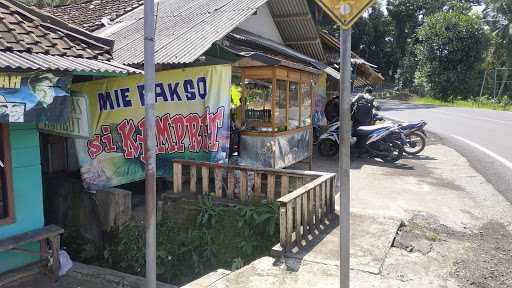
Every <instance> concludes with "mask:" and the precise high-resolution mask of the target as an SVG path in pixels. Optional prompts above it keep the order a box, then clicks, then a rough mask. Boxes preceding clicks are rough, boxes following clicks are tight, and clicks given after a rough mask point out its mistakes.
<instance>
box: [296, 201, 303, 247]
mask: <svg viewBox="0 0 512 288" xmlns="http://www.w3.org/2000/svg"><path fill="white" fill-rule="evenodd" d="M301 228H302V197H299V198H297V199H295V240H296V241H297V246H298V247H301V246H302V230H301Z"/></svg>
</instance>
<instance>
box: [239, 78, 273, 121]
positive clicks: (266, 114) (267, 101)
mask: <svg viewBox="0 0 512 288" xmlns="http://www.w3.org/2000/svg"><path fill="white" fill-rule="evenodd" d="M245 91H246V96H245V105H246V107H245V122H246V125H247V128H249V129H258V128H260V127H269V128H270V129H272V80H251V79H247V80H245Z"/></svg>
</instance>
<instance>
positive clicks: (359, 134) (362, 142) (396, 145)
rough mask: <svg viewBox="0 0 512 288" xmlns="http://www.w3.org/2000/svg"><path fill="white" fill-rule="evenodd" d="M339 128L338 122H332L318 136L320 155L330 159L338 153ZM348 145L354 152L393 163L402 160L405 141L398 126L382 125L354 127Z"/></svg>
mask: <svg viewBox="0 0 512 288" xmlns="http://www.w3.org/2000/svg"><path fill="white" fill-rule="evenodd" d="M339 127H340V124H339V122H334V123H332V124H330V125H329V129H328V130H327V132H326V133H324V134H323V135H322V136H320V140H319V142H318V152H319V153H320V155H322V156H324V157H332V156H335V155H336V154H337V153H338V149H339ZM350 144H351V146H352V147H353V149H352V150H353V151H354V152H358V153H364V152H366V153H368V155H369V156H370V157H372V158H380V159H382V160H383V161H384V162H388V163H394V162H397V161H398V160H400V159H402V156H403V153H404V148H403V146H404V145H405V144H406V140H405V136H404V134H403V133H402V131H401V130H400V128H399V127H398V125H392V126H389V125H388V124H382V125H373V126H360V127H354V128H353V130H352V138H351V141H350Z"/></svg>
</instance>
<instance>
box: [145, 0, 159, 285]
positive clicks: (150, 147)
mask: <svg viewBox="0 0 512 288" xmlns="http://www.w3.org/2000/svg"><path fill="white" fill-rule="evenodd" d="M154 13H155V10H154V2H153V0H144V119H145V120H144V126H145V129H144V130H145V131H144V157H145V159H146V171H145V172H146V187H145V188H146V208H145V215H144V222H145V223H144V224H145V228H146V229H145V230H146V286H145V287H146V288H156V172H155V171H156V158H155V150H156V135H155V14H154Z"/></svg>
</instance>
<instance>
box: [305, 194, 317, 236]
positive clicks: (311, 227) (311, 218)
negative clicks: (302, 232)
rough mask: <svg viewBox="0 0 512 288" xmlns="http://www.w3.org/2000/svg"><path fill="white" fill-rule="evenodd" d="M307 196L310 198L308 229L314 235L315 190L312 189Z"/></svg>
mask: <svg viewBox="0 0 512 288" xmlns="http://www.w3.org/2000/svg"><path fill="white" fill-rule="evenodd" d="M306 195H307V196H308V227H309V233H310V234H313V232H314V231H315V226H314V220H315V209H314V205H315V190H314V189H310V190H309V191H308V192H307V193H306Z"/></svg>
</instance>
